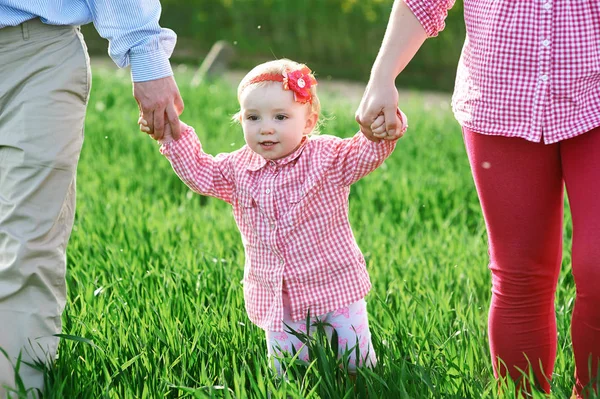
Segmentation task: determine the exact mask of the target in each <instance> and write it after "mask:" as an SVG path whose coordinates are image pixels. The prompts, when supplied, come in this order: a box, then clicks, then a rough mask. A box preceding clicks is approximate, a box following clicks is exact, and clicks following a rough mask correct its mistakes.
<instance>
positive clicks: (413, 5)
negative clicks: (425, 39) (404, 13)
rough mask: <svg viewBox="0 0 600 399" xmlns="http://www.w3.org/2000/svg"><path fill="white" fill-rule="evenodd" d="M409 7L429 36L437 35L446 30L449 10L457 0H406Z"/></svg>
mask: <svg viewBox="0 0 600 399" xmlns="http://www.w3.org/2000/svg"><path fill="white" fill-rule="evenodd" d="M404 2H405V3H406V5H407V6H408V8H410V10H411V11H412V13H413V14H415V17H417V19H418V20H419V22H420V23H421V25H422V26H423V29H425V32H426V33H427V36H429V37H432V36H437V35H438V33H440V32H441V31H442V30H444V27H445V26H446V25H445V21H446V17H447V16H448V10H449V9H450V8H452V6H453V5H454V2H455V0H404Z"/></svg>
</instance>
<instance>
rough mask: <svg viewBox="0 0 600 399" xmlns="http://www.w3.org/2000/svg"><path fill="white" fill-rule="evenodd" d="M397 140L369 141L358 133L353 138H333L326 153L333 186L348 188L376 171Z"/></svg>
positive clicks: (392, 149) (329, 175)
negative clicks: (329, 162)
mask: <svg viewBox="0 0 600 399" xmlns="http://www.w3.org/2000/svg"><path fill="white" fill-rule="evenodd" d="M396 142H397V140H380V141H379V142H373V141H370V140H369V139H367V138H366V137H365V135H364V134H362V133H361V132H358V133H356V134H355V135H354V137H351V138H347V139H340V138H337V137H335V138H334V140H333V141H332V142H331V144H330V145H331V147H330V148H329V149H328V150H329V151H327V152H328V153H329V156H330V157H331V167H330V168H329V171H328V178H329V180H330V181H331V182H332V183H333V184H337V185H340V186H349V185H351V184H353V183H355V182H357V181H358V180H360V179H361V178H363V177H365V176H366V175H368V174H369V173H371V172H372V171H374V170H375V169H377V168H378V167H379V166H380V165H381V164H382V163H383V161H385V160H386V158H387V157H389V156H390V154H391V153H392V151H394V148H395V147H396Z"/></svg>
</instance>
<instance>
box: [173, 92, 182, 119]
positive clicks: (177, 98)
mask: <svg viewBox="0 0 600 399" xmlns="http://www.w3.org/2000/svg"><path fill="white" fill-rule="evenodd" d="M173 105H174V106H175V111H176V112H177V115H178V116H179V115H181V113H182V112H183V108H184V104H183V98H181V94H179V92H177V95H176V96H175V101H174V102H173ZM177 121H178V122H179V119H178V120H177Z"/></svg>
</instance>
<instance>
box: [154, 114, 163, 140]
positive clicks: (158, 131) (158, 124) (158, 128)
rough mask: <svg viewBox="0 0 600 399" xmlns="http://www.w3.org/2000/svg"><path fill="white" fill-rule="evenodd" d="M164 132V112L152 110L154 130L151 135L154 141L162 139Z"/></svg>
mask: <svg viewBox="0 0 600 399" xmlns="http://www.w3.org/2000/svg"><path fill="white" fill-rule="evenodd" d="M164 132H165V110H164V109H161V110H158V109H156V110H154V130H152V134H153V137H154V139H155V140H160V139H162V138H163V135H164Z"/></svg>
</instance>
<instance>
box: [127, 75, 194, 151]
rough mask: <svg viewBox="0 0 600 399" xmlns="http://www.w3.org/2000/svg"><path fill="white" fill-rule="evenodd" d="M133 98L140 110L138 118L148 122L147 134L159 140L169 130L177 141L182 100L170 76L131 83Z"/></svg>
mask: <svg viewBox="0 0 600 399" xmlns="http://www.w3.org/2000/svg"><path fill="white" fill-rule="evenodd" d="M133 96H134V97H135V100H136V101H137V103H138V106H139V108H140V116H143V117H144V119H145V120H146V121H147V122H148V129H149V130H148V132H147V133H148V134H150V135H151V136H152V137H153V138H154V139H155V140H161V139H162V138H163V136H164V134H165V130H171V134H172V136H173V138H174V139H175V140H177V139H179V136H180V135H181V131H180V128H179V115H181V113H182V112H183V100H182V99H181V95H180V94H179V89H178V88H177V83H175V79H173V77H172V76H167V77H166V78H161V79H156V80H149V81H147V82H134V83H133Z"/></svg>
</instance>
